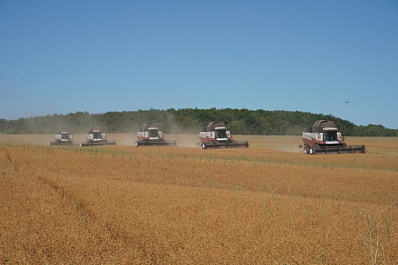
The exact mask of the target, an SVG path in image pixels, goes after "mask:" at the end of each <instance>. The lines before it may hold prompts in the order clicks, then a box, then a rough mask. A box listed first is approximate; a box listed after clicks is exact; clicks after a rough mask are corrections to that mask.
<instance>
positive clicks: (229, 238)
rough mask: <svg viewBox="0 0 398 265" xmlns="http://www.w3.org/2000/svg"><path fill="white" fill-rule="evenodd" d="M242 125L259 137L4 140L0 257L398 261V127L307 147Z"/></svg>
mask: <svg viewBox="0 0 398 265" xmlns="http://www.w3.org/2000/svg"><path fill="white" fill-rule="evenodd" d="M117 137H122V136H120V135H116V136H115V138H116V140H117V141H118V142H119V143H120V142H121V140H120V139H117ZM195 137H196V136H195ZM239 137H242V139H243V138H246V139H248V140H249V141H250V148H248V149H217V150H200V149H199V148H185V147H181V146H179V147H148V148H136V147H132V146H108V147H96V148H91V147H87V148H81V147H57V146H45V145H40V144H26V143H15V142H14V143H10V142H5V141H4V140H3V141H2V142H1V143H0V166H1V167H0V263H1V264H171V263H174V264H193V263H194V264H397V263H398V251H397V249H398V208H397V206H398V193H397V190H398V142H397V140H396V139H395V138H390V139H389V138H376V140H374V139H373V138H372V139H370V138H358V139H356V138H352V139H350V140H351V141H348V139H347V142H348V144H357V143H356V142H355V141H358V142H360V141H361V140H363V141H362V142H360V143H359V144H365V145H366V146H367V151H368V153H366V154H344V155H318V156H309V155H304V154H302V153H299V152H298V151H297V152H285V151H278V150H275V149H282V150H287V149H289V148H292V147H293V146H296V143H297V145H298V144H299V142H298V141H297V139H298V140H299V138H294V137H293V138H289V137H259V136H257V137H253V138H250V137H243V136H239ZM0 139H1V138H0ZM167 139H175V138H172V137H168V138H167ZM133 140H134V139H132V140H131V141H132V142H133ZM128 141H129V140H125V142H128ZM179 142H182V141H178V139H177V143H179ZM286 143H288V144H290V145H289V146H287V147H286V146H284V147H282V146H283V145H285V144H286ZM386 143H387V144H386ZM281 147H282V148H281Z"/></svg>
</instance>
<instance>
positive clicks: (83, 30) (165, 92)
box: [0, 0, 398, 129]
mask: <svg viewBox="0 0 398 265" xmlns="http://www.w3.org/2000/svg"><path fill="white" fill-rule="evenodd" d="M346 101H349V103H346ZM397 104H398V1H397V0H379V1H376V0H372V1H368V0H350V1H347V0H337V1H317V0H313V1H305V0H300V1H295V0H291V1H268V0H263V1H260V0H259V1H250V0H249V1H233V0H225V1H219V0H211V1H210V0H209V1H207V0H200V1H187V0H181V1H174V0H170V1H151V0H148V1H143V0H140V1H99V0H96V1H22V0H21V1H18V0H0V118H3V119H7V120H9V119H18V118H20V117H31V116H42V115H47V114H50V115H52V114H54V113H56V114H68V113H71V112H77V111H88V112H89V113H105V112H108V111H134V110H138V109H143V110H146V109H150V108H155V109H168V108H175V109H178V108H195V107H197V108H212V107H216V108H248V109H252V110H256V109H265V110H289V111H296V110H298V111H305V112H312V113H323V114H332V115H335V116H337V117H340V118H343V119H347V120H349V121H352V122H353V123H355V124H357V125H368V124H382V125H384V126H386V127H387V128H393V129H397V128H398V107H397Z"/></svg>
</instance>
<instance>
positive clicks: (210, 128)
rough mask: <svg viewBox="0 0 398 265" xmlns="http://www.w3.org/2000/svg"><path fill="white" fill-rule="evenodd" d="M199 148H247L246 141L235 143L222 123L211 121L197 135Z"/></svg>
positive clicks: (247, 143)
mask: <svg viewBox="0 0 398 265" xmlns="http://www.w3.org/2000/svg"><path fill="white" fill-rule="evenodd" d="M199 137H200V148H201V149H207V148H248V147H249V142H248V141H235V140H233V139H232V134H231V132H230V131H229V130H227V127H226V126H225V123H224V122H220V121H212V122H209V124H208V125H207V126H206V127H205V128H203V132H200V133H199Z"/></svg>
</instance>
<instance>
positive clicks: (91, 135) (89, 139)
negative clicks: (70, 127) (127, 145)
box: [80, 127, 116, 146]
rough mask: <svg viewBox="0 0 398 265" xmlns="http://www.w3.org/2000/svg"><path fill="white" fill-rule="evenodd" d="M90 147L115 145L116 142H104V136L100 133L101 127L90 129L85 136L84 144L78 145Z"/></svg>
mask: <svg viewBox="0 0 398 265" xmlns="http://www.w3.org/2000/svg"><path fill="white" fill-rule="evenodd" d="M92 145H116V141H114V140H113V141H111V142H109V141H108V140H106V134H105V132H103V131H102V129H101V127H91V129H90V131H88V133H87V136H86V142H83V143H81V144H80V146H92Z"/></svg>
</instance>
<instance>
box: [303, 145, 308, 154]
mask: <svg viewBox="0 0 398 265" xmlns="http://www.w3.org/2000/svg"><path fill="white" fill-rule="evenodd" d="M308 150H309V148H308V145H304V154H308Z"/></svg>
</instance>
